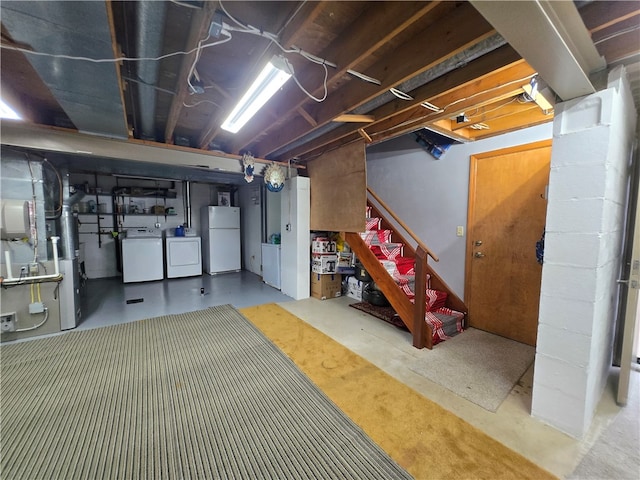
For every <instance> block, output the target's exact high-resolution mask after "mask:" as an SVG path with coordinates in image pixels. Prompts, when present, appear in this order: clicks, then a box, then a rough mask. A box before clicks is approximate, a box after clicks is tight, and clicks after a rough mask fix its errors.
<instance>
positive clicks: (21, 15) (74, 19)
mask: <svg viewBox="0 0 640 480" xmlns="http://www.w3.org/2000/svg"><path fill="white" fill-rule="evenodd" d="M0 8H1V11H2V14H1V16H2V26H3V27H4V28H5V29H6V30H7V32H8V33H9V35H11V37H12V38H13V40H15V42H17V43H19V44H25V45H28V46H29V47H30V48H32V49H33V50H34V51H37V52H41V53H48V54H52V55H71V56H78V57H90V58H95V59H103V58H110V59H112V58H113V57H114V52H113V45H112V42H111V27H110V26H109V19H108V15H107V13H108V12H107V8H110V6H109V2H65V1H48V2H24V1H20V2H17V1H16V2H12V1H4V0H3V1H2V2H1V3H0ZM25 57H26V58H27V59H28V60H29V63H31V65H32V66H33V68H34V70H35V71H36V72H37V73H38V75H40V78H41V79H42V81H43V82H44V83H45V84H46V85H47V87H49V89H50V90H51V93H52V95H53V96H54V97H55V98H56V100H57V101H58V103H59V104H60V106H61V107H62V109H63V110H64V111H65V113H66V114H67V116H68V117H69V119H70V120H71V121H72V122H73V124H74V125H75V126H76V128H77V129H78V130H79V131H81V132H88V133H93V134H97V135H104V136H108V137H118V138H127V137H128V131H127V123H126V117H125V112H124V105H123V104H122V96H121V92H120V84H119V81H118V73H117V66H116V64H115V63H113V62H110V63H94V62H89V61H84V60H71V59H68V58H62V57H60V56H57V57H55V56H35V55H29V54H25Z"/></svg>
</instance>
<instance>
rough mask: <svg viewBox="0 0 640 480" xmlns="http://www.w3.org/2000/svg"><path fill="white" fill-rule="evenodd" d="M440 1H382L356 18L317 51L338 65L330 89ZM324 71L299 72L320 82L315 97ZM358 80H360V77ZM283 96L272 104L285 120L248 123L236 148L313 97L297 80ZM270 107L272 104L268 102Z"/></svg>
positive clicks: (305, 78) (314, 68) (309, 68)
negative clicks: (321, 72)
mask: <svg viewBox="0 0 640 480" xmlns="http://www.w3.org/2000/svg"><path fill="white" fill-rule="evenodd" d="M438 3H439V2H412V3H406V2H393V1H392V2H379V3H376V5H375V8H371V9H369V10H367V11H366V12H365V14H364V15H363V16H361V17H360V18H358V19H357V20H356V22H355V24H353V25H351V26H350V27H349V28H347V29H345V31H344V32H343V33H342V34H341V35H338V36H337V37H336V38H335V39H334V40H333V41H332V42H331V43H330V44H329V45H328V46H327V47H326V48H324V49H323V50H322V52H320V53H319V54H317V55H318V56H319V57H320V58H325V59H327V60H328V61H330V62H333V63H335V64H336V65H337V66H338V67H337V68H335V69H333V68H329V72H328V77H327V90H328V91H331V87H332V86H334V85H335V84H336V82H339V81H343V80H342V77H343V76H344V75H345V74H347V70H349V69H351V68H355V67H356V66H357V65H358V64H359V63H360V62H361V61H362V60H363V59H366V58H368V57H369V56H370V55H371V54H372V53H373V52H375V51H376V50H377V49H379V48H380V47H381V46H383V45H384V44H386V43H388V42H389V41H390V40H391V39H392V38H393V37H395V36H396V35H398V34H399V33H400V32H402V31H403V30H404V29H406V28H408V27H409V26H411V25H412V24H414V23H415V22H417V21H419V20H420V19H421V18H423V17H424V16H425V15H426V14H428V13H429V12H430V11H432V10H433V9H434V8H435V7H436V6H437V5H438ZM314 54H315V52H314ZM320 71H321V67H319V66H318V65H316V64H310V65H309V66H307V67H306V68H305V69H304V70H302V71H301V72H300V73H299V74H297V75H296V76H297V78H298V80H299V82H300V83H301V84H302V85H317V87H315V88H314V89H310V90H311V93H312V94H313V95H314V96H315V97H321V96H322V95H324V85H322V84H319V82H318V79H319V78H320V75H321V74H320ZM354 81H355V80H354ZM357 81H358V82H360V80H357ZM280 98H282V99H286V101H274V102H273V103H272V105H277V107H275V108H276V110H277V116H278V117H279V118H280V119H281V120H280V121H279V122H277V123H268V122H266V121H264V120H260V119H256V120H257V121H254V122H252V124H250V125H247V126H246V127H245V128H244V129H243V132H242V133H241V134H240V135H238V137H237V139H236V140H235V141H234V143H233V144H232V145H231V150H232V151H240V150H242V149H243V148H244V147H246V146H248V145H249V144H250V143H252V142H254V140H255V139H256V137H258V136H259V135H260V134H264V133H266V132H269V131H272V130H277V129H278V128H279V127H282V125H283V124H285V122H289V120H290V118H291V113H292V112H295V111H297V109H298V107H301V106H303V105H305V104H306V103H307V102H308V101H309V97H307V95H305V93H304V92H302V91H301V90H300V89H299V88H298V86H297V85H295V84H294V83H293V82H290V84H289V85H286V86H285V88H284V89H283V91H282V92H281V93H280V94H278V96H277V97H276V98H275V99H274V100H276V99H280ZM325 101H326V100H325ZM267 108H269V107H268V106H267ZM272 108H274V107H272ZM342 113H345V112H342Z"/></svg>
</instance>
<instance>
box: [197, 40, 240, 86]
mask: <svg viewBox="0 0 640 480" xmlns="http://www.w3.org/2000/svg"><path fill="white" fill-rule="evenodd" d="M220 33H221V34H223V35H227V38H225V39H223V40H219V41H217V42H213V43H210V44H207V47H213V46H215V45H222V44H223V43H227V42H228V41H229V40H231V38H233V37H232V36H231V34H230V33H229V32H227V31H225V30H222V31H221V32H220ZM209 37H211V33H210V32H209V31H208V32H207V36H206V37H205V38H203V39H202V40H200V41H199V42H198V46H197V47H196V57H195V58H194V59H193V63H192V64H191V68H190V69H189V73H188V75H187V83H188V84H189V89H190V91H191V92H192V93H195V92H196V88H195V87H194V86H193V84H192V83H191V77H192V76H193V73H194V71H195V68H196V64H197V63H198V60H200V54H201V53H202V48H203V46H202V42H206V41H207V40H209Z"/></svg>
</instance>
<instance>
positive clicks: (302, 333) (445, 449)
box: [241, 304, 555, 480]
mask: <svg viewBox="0 0 640 480" xmlns="http://www.w3.org/2000/svg"><path fill="white" fill-rule="evenodd" d="M241 312H242V313H243V314H244V315H245V316H246V317H247V318H249V319H250V320H251V321H252V322H254V323H255V324H256V325H257V326H258V327H259V328H260V329H261V330H262V331H263V332H264V333H265V335H266V336H267V337H269V338H270V339H271V340H273V342H274V343H275V344H276V345H277V346H278V347H280V348H281V349H282V350H283V351H284V352H285V353H286V354H287V355H288V356H289V357H290V358H291V359H292V360H293V361H295V362H296V364H297V365H298V366H299V367H300V368H301V369H302V371H303V372H304V373H306V374H307V375H308V376H309V378H310V379H311V380H312V381H313V382H314V383H315V384H316V385H318V386H319V387H320V388H322V390H323V391H324V392H325V393H326V394H327V396H329V398H331V399H332V400H333V401H334V402H335V403H336V405H338V407H339V408H340V409H341V410H342V411H343V412H345V413H346V414H347V415H349V417H351V418H352V419H353V420H354V421H355V422H356V423H357V424H358V425H359V426H360V427H361V428H362V429H363V430H364V431H365V432H366V433H367V434H368V435H369V436H370V437H371V438H372V439H373V440H374V441H375V442H376V443H377V444H378V445H380V446H381V447H382V448H383V449H384V450H385V451H386V452H387V453H389V455H390V456H391V457H392V458H393V459H394V460H396V461H397V462H398V463H399V464H400V465H401V466H402V467H404V468H405V469H406V470H407V471H408V472H409V473H411V474H412V475H413V476H414V477H415V478H417V479H474V480H478V479H492V480H493V479H509V480H513V479H518V480H524V479H535V480H543V479H551V478H555V477H553V476H552V475H551V474H550V473H549V472H547V471H545V470H543V469H541V468H540V467H538V466H537V465H535V464H533V463H532V462H530V461H529V460H527V459H526V458H524V457H522V456H521V455H519V454H517V453H516V452H514V451H513V450H511V449H509V448H507V447H506V446H504V445H503V444H501V443H499V442H497V441H496V440H494V439H492V438H491V437H489V436H488V435H486V434H485V433H483V432H481V431H480V430H478V429H476V428H475V427H473V426H472V425H470V424H468V423H467V422H465V421H464V420H462V419H460V418H458V417H457V416H455V415H453V414H452V413H450V412H448V411H447V410H445V409H444V408H442V407H441V406H439V405H437V404H435V403H433V402H432V401H430V400H428V399H427V398H425V397H423V396H422V395H420V394H418V393H417V392H415V391H414V390H412V389H411V388H409V387H407V386H406V385H404V384H402V383H401V382H399V381H397V380H396V379H394V378H393V377H391V376H389V375H387V374H386V373H384V372H383V371H381V370H380V369H378V368H377V367H375V366H374V365H372V364H371V363H369V362H368V361H366V360H364V359H363V358H362V357H360V356H358V355H356V354H355V353H353V352H351V351H350V350H348V349H347V348H345V347H343V346H342V345H340V344H339V343H337V342H335V341H334V340H332V339H331V338H329V337H327V336H326V335H325V334H323V333H322V332H320V331H318V330H317V329H315V328H313V327H311V326H310V325H308V324H307V323H305V322H303V321H302V320H300V319H299V318H297V317H296V316H294V315H292V314H291V313H289V312H287V311H286V310H285V309H283V308H281V307H279V306H278V305H274V304H267V305H259V306H256V307H250V308H244V309H242V310H241ZM464 335H466V333H465V334H464ZM464 335H460V336H458V337H457V338H462V337H464ZM446 343H447V342H445V344H446ZM434 351H435V349H434ZM430 353H431V352H430ZM382 354H384V352H381V355H382Z"/></svg>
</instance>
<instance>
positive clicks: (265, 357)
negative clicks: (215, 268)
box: [0, 305, 411, 479]
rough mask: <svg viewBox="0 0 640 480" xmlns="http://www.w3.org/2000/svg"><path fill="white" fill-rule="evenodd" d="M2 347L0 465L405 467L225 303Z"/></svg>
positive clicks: (266, 473)
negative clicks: (183, 312) (223, 304)
mask: <svg viewBox="0 0 640 480" xmlns="http://www.w3.org/2000/svg"><path fill="white" fill-rule="evenodd" d="M0 353H1V362H0V367H1V372H0V373H1V391H0V400H1V401H2V405H3V408H2V415H1V416H0V428H1V434H2V440H1V445H0V454H1V457H2V460H1V464H0V467H1V470H0V477H2V478H12V479H15V478H18V479H19V478H24V479H40V478H47V479H51V478H64V479H72V478H82V479H87V478H91V479H94V478H109V479H111V478H123V479H136V478H148V479H151V478H152V479H159V478H170V479H182V478H183V479H189V478H203V479H209V478H238V479H254V478H273V479H287V478H291V479H294V478H295V479H307V478H319V479H330V478H335V479H338V478H339V479H375V478H379V479H392V478H393V479H401V478H411V477H410V475H409V474H408V473H406V472H405V471H404V470H402V469H401V468H400V467H399V466H398V465H397V464H396V463H394V462H393V460H391V459H390V458H389V456H388V455H387V454H386V453H384V452H383V451H382V450H381V449H380V448H379V447H378V446H377V445H376V444H374V443H373V442H372V441H371V440H370V439H369V437H367V436H366V434H364V432H363V431H362V430H361V429H360V428H359V427H358V426H356V425H355V424H354V423H353V422H352V421H351V420H350V419H349V418H348V417H347V416H346V415H344V414H343V413H342V412H341V411H340V410H339V409H338V408H337V407H336V406H335V405H334V404H333V403H332V402H331V401H330V400H329V399H328V398H327V397H326V396H325V395H324V393H322V391H321V390H319V389H318V388H317V387H316V386H315V385H314V384H313V383H311V382H310V381H309V380H308V378H307V377H306V376H305V375H304V374H303V373H302V372H301V371H300V370H299V369H298V368H297V367H296V366H295V364H293V362H291V360H289V358H288V357H286V355H284V354H283V353H282V352H281V351H280V350H279V349H278V348H277V347H275V346H274V345H273V343H271V342H270V341H269V340H268V339H267V338H266V337H265V336H264V335H263V334H262V333H261V332H260V331H259V330H257V328H256V327H254V326H253V325H252V324H251V323H250V322H248V321H247V320H246V319H245V318H244V317H243V316H242V315H241V314H240V313H239V312H237V311H236V310H235V309H234V308H233V307H231V306H229V305H226V306H220V307H214V308H211V309H208V310H203V311H198V312H192V313H185V314H180V315H168V316H164V317H159V318H153V319H149V320H143V321H140V322H135V323H130V324H123V325H116V326H113V327H106V328H101V329H96V330H87V331H78V332H71V333H67V334H64V335H60V336H56V337H50V338H43V339H38V340H33V341H29V342H23V343H17V344H11V345H4V346H2V347H1V349H0Z"/></svg>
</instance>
